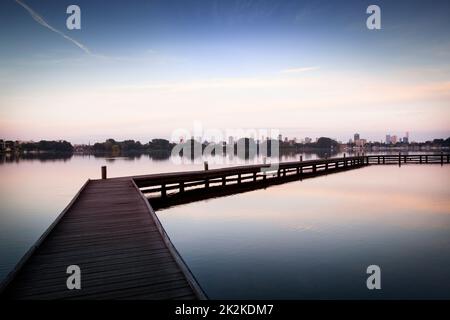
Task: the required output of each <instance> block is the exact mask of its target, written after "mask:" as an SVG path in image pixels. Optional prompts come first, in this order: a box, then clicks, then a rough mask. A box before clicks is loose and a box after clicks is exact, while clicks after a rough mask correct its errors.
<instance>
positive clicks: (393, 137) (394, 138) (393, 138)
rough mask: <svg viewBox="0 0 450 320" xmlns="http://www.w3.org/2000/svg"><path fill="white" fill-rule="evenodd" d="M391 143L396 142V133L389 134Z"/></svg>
mask: <svg viewBox="0 0 450 320" xmlns="http://www.w3.org/2000/svg"><path fill="white" fill-rule="evenodd" d="M391 143H392V144H396V143H397V136H396V135H393V136H391Z"/></svg>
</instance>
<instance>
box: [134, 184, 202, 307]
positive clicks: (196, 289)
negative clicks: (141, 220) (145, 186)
mask: <svg viewBox="0 0 450 320" xmlns="http://www.w3.org/2000/svg"><path fill="white" fill-rule="evenodd" d="M131 181H132V183H133V186H134V187H135V188H136V190H137V192H138V193H139V195H140V196H141V199H142V200H143V201H144V203H145V205H146V206H147V208H148V211H149V213H150V217H151V218H152V219H153V220H154V222H155V224H156V227H157V229H158V231H159V233H160V234H161V237H162V238H163V240H164V243H165V245H166V246H167V249H169V251H170V253H171V254H172V256H173V258H174V259H175V262H176V263H177V265H178V266H179V268H180V269H181V271H182V272H183V274H184V275H185V277H186V280H187V281H188V283H189V285H190V286H191V288H192V290H193V291H194V293H195V295H196V296H197V298H198V299H199V300H207V299H208V296H207V295H206V293H205V292H204V291H203V289H202V287H201V286H200V285H199V283H198V282H197V279H196V278H195V276H194V274H193V273H192V272H191V270H190V269H189V267H188V265H187V264H186V262H185V261H184V260H183V258H182V257H181V255H180V254H179V252H178V250H177V249H176V248H175V246H174V245H173V243H172V241H171V240H170V237H169V235H168V234H167V232H166V230H164V227H163V226H162V224H161V221H160V220H159V218H158V216H157V215H156V213H155V211H154V210H153V208H152V206H151V205H150V202H149V201H148V199H147V198H146V197H145V195H144V194H143V193H142V192H141V190H140V189H139V188H138V186H137V185H136V183H135V182H134V180H133V179H131Z"/></svg>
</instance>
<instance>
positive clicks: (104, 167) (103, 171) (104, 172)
mask: <svg viewBox="0 0 450 320" xmlns="http://www.w3.org/2000/svg"><path fill="white" fill-rule="evenodd" d="M106 177H107V174H106V166H102V179H106Z"/></svg>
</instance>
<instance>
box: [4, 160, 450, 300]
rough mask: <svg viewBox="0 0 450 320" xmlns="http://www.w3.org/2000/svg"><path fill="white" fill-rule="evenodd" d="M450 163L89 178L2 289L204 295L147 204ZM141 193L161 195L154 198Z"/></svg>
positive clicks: (17, 293) (296, 165)
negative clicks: (372, 169)
mask: <svg viewBox="0 0 450 320" xmlns="http://www.w3.org/2000/svg"><path fill="white" fill-rule="evenodd" d="M449 162H450V155H447V154H445V155H444V154H429V155H398V156H397V155H375V156H365V155H361V156H356V157H342V158H331V159H321V160H310V161H294V162H286V163H280V164H278V165H277V166H271V165H270V164H261V165H251V166H239V167H231V168H222V169H214V170H202V171H191V172H176V173H162V174H152V175H144V176H131V177H123V178H112V179H102V180H89V181H87V182H86V184H85V185H84V186H83V187H82V189H81V190H80V191H79V193H78V194H77V195H76V196H75V198H74V199H73V200H72V201H71V203H70V204H69V205H68V207H67V208H66V209H65V210H64V211H63V212H62V213H61V215H60V216H59V217H58V218H57V219H56V221H55V222H54V223H53V224H52V225H51V226H50V227H49V229H48V230H47V231H46V232H45V233H44V235H43V236H42V237H41V238H40V239H39V240H38V241H37V243H36V244H35V245H34V246H33V247H32V248H31V249H30V251H29V252H28V253H27V254H26V255H25V256H24V257H23V259H22V260H21V261H20V262H19V264H18V265H17V266H16V268H15V269H14V270H13V271H12V272H11V273H10V275H9V276H8V277H7V278H6V280H5V281H4V282H3V283H2V288H1V294H2V297H6V298H9V299H205V298H206V295H205V293H204V292H203V291H202V289H201V287H200V285H199V284H198V283H197V281H196V280H195V277H194V276H193V275H192V273H191V272H190V270H189V268H188V267H187V266H186V264H185V263H184V261H183V259H182V258H181V256H180V255H179V254H178V252H177V251H176V249H175V248H174V246H173V244H172V243H171V241H170V239H169V237H168V236H167V234H166V233H165V231H164V229H163V227H162V226H161V224H160V223H159V220H158V218H157V216H156V214H155V212H154V211H153V208H152V206H151V205H150V202H152V201H157V200H159V201H162V202H164V201H165V199H168V198H172V197H174V196H176V195H186V194H188V193H189V192H192V191H194V192H195V191H199V190H200V192H201V193H202V197H204V193H203V191H205V190H219V191H221V192H222V193H224V194H231V193H233V192H240V191H239V190H242V189H243V188H244V189H251V188H257V187H261V186H262V187H266V186H268V185H270V184H279V183H284V182H287V181H292V180H301V179H305V178H311V177H315V176H318V175H323V174H330V173H334V172H340V171H345V170H350V169H356V168H361V167H363V166H368V165H388V164H396V165H400V166H401V165H403V164H408V163H414V164H431V163H435V164H441V165H443V164H444V163H449ZM104 174H105V175H106V171H105V172H104ZM233 186H234V187H233ZM229 187H233V188H236V189H227V188H229ZM144 194H147V195H153V196H154V195H155V194H156V195H158V196H159V197H158V198H157V199H155V197H153V198H152V197H150V198H149V199H150V202H149V201H148V200H147V198H146V197H145V196H144ZM183 201H184V202H186V199H184V200H183ZM183 201H181V202H180V203H183ZM70 265H77V266H79V267H80V269H81V289H80V290H77V289H73V290H69V289H68V288H67V285H66V281H67V278H68V277H69V276H70V274H67V273H66V270H67V267H68V266H70Z"/></svg>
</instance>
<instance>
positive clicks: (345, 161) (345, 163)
mask: <svg viewBox="0 0 450 320" xmlns="http://www.w3.org/2000/svg"><path fill="white" fill-rule="evenodd" d="M346 166H347V160H346V159H345V153H344V168H345V167H346Z"/></svg>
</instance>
